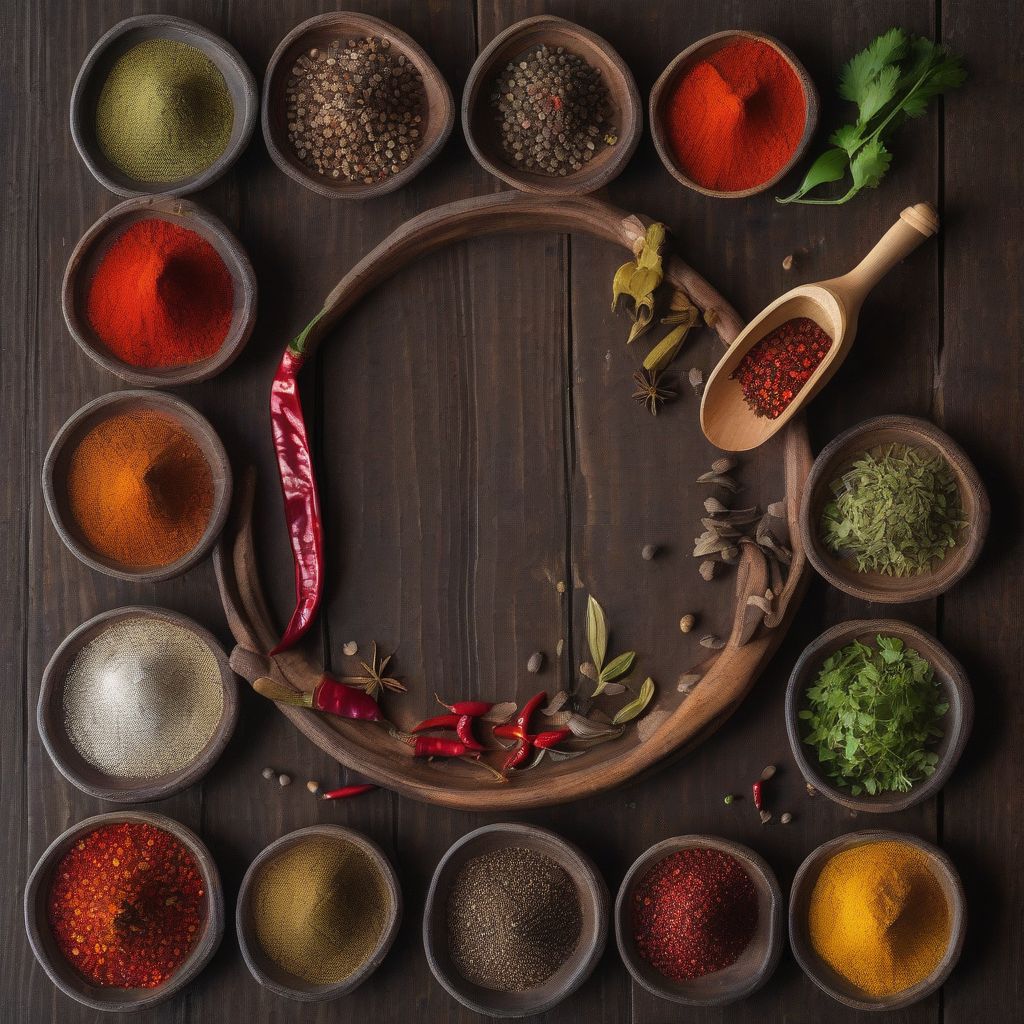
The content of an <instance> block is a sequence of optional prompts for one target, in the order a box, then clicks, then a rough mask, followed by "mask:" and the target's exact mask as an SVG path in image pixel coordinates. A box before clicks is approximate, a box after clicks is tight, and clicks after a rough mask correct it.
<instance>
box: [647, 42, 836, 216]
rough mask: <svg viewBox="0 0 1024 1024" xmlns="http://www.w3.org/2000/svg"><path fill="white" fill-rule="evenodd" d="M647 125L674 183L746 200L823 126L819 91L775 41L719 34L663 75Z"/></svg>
mask: <svg viewBox="0 0 1024 1024" xmlns="http://www.w3.org/2000/svg"><path fill="white" fill-rule="evenodd" d="M650 120H651V134H652V136H653V138H654V146H655V148H656V149H657V151H658V156H660V157H661V162H662V163H663V164H664V165H665V167H666V169H667V170H668V172H669V174H671V175H672V177H673V178H675V179H676V181H678V182H680V183H681V184H683V185H686V186H687V188H692V189H694V190H695V191H697V192H700V193H701V194H702V195H706V196H715V197H717V198H723V199H742V198H745V197H746V196H752V195H756V194H757V193H758V192H763V191H764V190H765V189H767V188H771V186H772V185H774V184H775V183H776V182H777V181H779V180H780V179H781V178H782V177H783V176H784V175H785V174H787V173H788V172H789V171H790V170H791V169H792V168H793V166H794V164H796V163H797V161H798V160H799V159H800V158H801V157H802V156H803V154H804V151H805V150H806V148H807V145H808V143H809V142H810V141H811V136H812V135H813V134H814V130H815V128H816V127H817V124H818V93H817V90H816V89H815V88H814V83H813V82H812V81H811V79H810V76H809V75H808V74H807V71H806V70H805V69H804V67H803V65H802V64H801V63H800V62H799V61H798V60H797V59H796V57H795V56H794V55H793V53H792V51H790V50H789V49H788V47H786V46H784V45H783V44H782V43H780V42H779V41H778V40H777V39H772V38H771V37H770V36H766V35H761V34H760V33H756V32H740V31H728V32H716V33H715V34H714V35H710V36H706V37H705V38H704V39H701V40H699V41H698V42H696V43H694V44H693V45H692V46H689V47H687V48H686V49H685V50H683V52H682V53H680V54H679V56H677V57H676V58H675V59H674V60H673V61H672V62H671V63H670V64H669V66H668V67H667V68H665V70H664V71H663V72H662V73H661V76H660V77H659V78H658V80H657V81H656V82H655V83H654V87H653V88H652V89H651V98H650Z"/></svg>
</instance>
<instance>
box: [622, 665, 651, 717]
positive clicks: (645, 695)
mask: <svg viewBox="0 0 1024 1024" xmlns="http://www.w3.org/2000/svg"><path fill="white" fill-rule="evenodd" d="M653 696H654V680H653V679H652V678H651V677H650V676H648V677H647V678H646V679H645V680H644V682H643V686H641V687H640V692H639V693H638V694H637V696H636V700H631V701H630V702H629V703H628V704H626V705H624V706H623V707H621V708H619V710H618V713H617V714H616V715H615V717H614V718H613V719H612V725H625V723H626V722H632V721H633V719H634V718H637V717H639V716H640V715H642V714H643V713H644V711H645V709H646V708H647V705H648V704H650V703H651V698H652V697H653Z"/></svg>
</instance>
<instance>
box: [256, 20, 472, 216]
mask: <svg viewBox="0 0 1024 1024" xmlns="http://www.w3.org/2000/svg"><path fill="white" fill-rule="evenodd" d="M331 25H339V26H340V28H344V27H345V26H357V27H358V30H359V31H360V32H363V33H365V34H366V35H370V36H380V37H381V38H382V39H387V40H388V41H389V42H390V43H391V44H392V45H395V46H397V47H398V49H399V50H400V51H401V52H402V53H403V54H405V56H406V57H407V58H408V59H410V60H411V61H412V62H413V64H415V65H416V70H417V71H419V73H420V76H421V77H422V79H423V81H424V86H425V88H424V93H425V96H426V103H427V112H428V118H430V119H433V118H437V120H438V124H439V125H440V130H439V132H438V134H437V136H436V138H434V140H433V141H432V142H430V143H425V144H424V145H423V146H421V147H420V149H419V151H418V152H417V153H415V154H414V155H413V157H412V159H411V160H410V161H409V163H408V164H407V165H406V166H405V167H403V168H402V170H400V171H399V172H398V173H397V174H392V175H391V177H389V178H385V179H384V180H383V181H376V182H374V183H373V184H372V185H366V184H359V183H356V182H340V183H339V184H337V185H332V184H330V183H328V182H326V181H324V180H323V179H322V178H321V177H320V176H319V175H314V174H313V173H312V171H309V170H306V169H305V168H304V167H302V166H301V165H298V164H296V163H294V162H293V161H292V160H290V159H289V158H288V155H287V153H286V152H285V151H284V149H283V147H282V146H280V145H278V142H277V139H276V138H275V137H274V131H273V128H272V127H271V123H270V104H271V102H272V101H274V100H275V99H276V98H277V97H276V95H275V96H271V88H272V84H273V81H274V77H275V75H276V74H277V70H278V65H279V64H280V63H281V60H282V58H283V57H284V55H285V53H286V52H287V51H288V50H289V49H291V47H292V46H294V45H295V44H296V43H297V42H298V41H299V39H301V38H302V36H304V35H306V34H307V33H309V32H312V31H314V30H316V29H320V28H324V27H327V26H331ZM339 30H340V29H339ZM428 81H429V82H430V84H431V85H432V86H433V87H434V88H435V89H436V90H437V96H435V97H434V99H433V100H431V93H430V90H429V89H427V88H426V83H427V82H428ZM260 124H261V126H262V129H263V140H264V142H265V143H266V146H267V151H268V152H269V153H270V158H271V159H272V160H273V161H274V163H275V164H276V165H277V167H278V168H279V169H280V170H282V171H284V173H285V174H287V175H288V177H289V178H291V179H292V180H293V181H297V182H298V183H299V184H300V185H304V186H305V187H306V188H308V189H309V190H310V191H312V192H315V193H316V194H317V195H319V196H324V197H326V198H327V199H372V198H374V197H376V196H382V195H386V194H387V193H389V192H394V191H396V190H397V189H400V188H402V187H403V186H404V185H407V184H408V183H409V182H410V181H412V179H413V178H415V177H416V175H417V174H419V173H420V171H422V170H423V169H424V168H425V167H426V166H427V164H429V163H431V162H432V161H433V159H434V158H435V157H436V156H437V154H438V153H440V152H441V150H442V149H443V148H444V144H445V143H446V142H447V141H448V137H449V136H450V135H451V133H452V128H453V127H454V125H455V100H454V99H453V97H452V91H451V88H450V87H449V85H448V82H447V80H446V79H445V77H444V75H442V74H441V72H440V70H439V69H438V67H437V65H436V64H435V63H434V61H433V60H432V59H431V57H430V55H429V54H428V53H427V51H426V50H424V49H423V47H422V46H420V44H419V43H417V42H416V40H415V39H413V38H412V36H410V35H409V34H408V33H406V32H403V31H402V30H401V29H400V28H397V27H395V26H394V25H392V24H391V23H390V22H387V21H384V20H383V19H382V18H376V17H374V16H373V15H370V14H362V13H361V12H359V11H330V12H328V13H326V14H317V15H314V16H313V17H312V18H307V19H306V20H305V21H303V22H300V23H299V24H298V25H296V26H295V28H293V29H292V30H291V31H290V32H289V33H288V34H287V35H286V36H285V37H284V38H283V39H282V40H281V42H280V43H278V45H277V48H276V49H275V50H274V52H273V54H272V55H271V58H270V60H269V62H268V63H267V71H266V74H265V75H264V76H263V91H262V97H261V101H260Z"/></svg>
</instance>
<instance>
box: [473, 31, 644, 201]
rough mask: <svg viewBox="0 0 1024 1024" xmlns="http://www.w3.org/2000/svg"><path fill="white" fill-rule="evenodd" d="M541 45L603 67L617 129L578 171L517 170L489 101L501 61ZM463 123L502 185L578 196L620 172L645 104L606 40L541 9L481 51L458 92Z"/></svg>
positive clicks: (476, 153)
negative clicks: (615, 138)
mask: <svg viewBox="0 0 1024 1024" xmlns="http://www.w3.org/2000/svg"><path fill="white" fill-rule="evenodd" d="M542 44H543V45H546V46H549V47H552V48H553V47H556V46H564V47H565V48H566V49H567V50H569V51H570V52H572V53H575V54H578V55H579V56H580V57H582V58H583V59H584V60H586V61H587V62H588V63H589V64H591V65H593V66H594V67H596V68H597V69H598V70H599V71H600V72H601V77H602V79H603V80H604V84H605V86H606V87H607V89H608V99H609V105H610V107H611V110H612V117H613V120H614V124H615V127H616V128H617V129H618V142H616V143H615V145H614V146H605V147H604V148H603V149H601V150H599V151H598V152H597V154H596V155H595V156H594V158H593V159H592V160H591V161H590V162H589V163H587V164H585V165H584V167H583V169H582V170H580V171H574V172H573V173H571V174H567V175H566V176H565V177H564V178H563V177H557V176H554V175H548V174H538V173H534V172H532V171H527V170H521V169H519V168H517V167H515V166H514V165H513V164H512V163H510V162H509V161H508V159H507V158H506V156H505V153H504V151H503V150H502V148H501V139H500V136H499V133H498V125H497V122H496V118H495V112H494V110H493V109H492V107H491V101H490V94H491V86H492V84H493V82H494V79H495V78H496V77H497V76H498V74H499V73H500V72H501V71H502V69H503V68H504V67H505V65H506V64H507V63H508V62H509V61H510V60H512V59H513V58H516V57H518V56H519V55H520V54H522V53H525V52H526V51H527V50H530V49H532V48H533V47H535V46H540V45H542ZM462 128H463V131H464V132H465V133H466V141H467V142H468V143H469V149H470V152H472V154H473V156H475V157H476V159H477V162H478V163H479V164H480V166H481V167H483V168H484V170H486V171H489V172H490V173H491V174H493V175H494V176H495V177H496V178H500V179H501V180H502V181H504V182H505V183H506V184H509V185H511V186H512V187H513V188H517V189H519V191H520V192H530V193H533V194H536V195H551V196H579V195H585V194H586V193H588V192H595V191H596V190H597V189H599V188H601V187H602V186H604V185H607V184H608V182H609V181H611V180H612V179H613V178H616V177H617V176H618V175H619V174H620V173H621V171H622V169H623V168H624V167H625V166H626V164H627V163H628V162H629V158H630V157H631V156H632V155H633V153H634V151H635V150H636V147H637V143H638V142H639V141H640V132H641V130H642V128H643V108H642V106H641V104H640V93H639V92H638V91H637V88H636V82H635V81H634V80H633V74H632V72H631V71H630V70H629V68H628V67H627V66H626V64H625V63H624V62H623V60H622V58H621V57H620V56H619V55H618V54H617V53H616V52H615V50H613V49H612V48H611V46H609V44H608V43H607V42H606V41H605V40H604V39H602V38H601V37H600V36H598V35H595V34H594V33H593V32H591V31H589V30H588V29H585V28H583V26H582V25H577V24H575V23H574V22H571V21H566V20H565V19H564V18H556V17H554V16H553V15H550V14H542V15H539V16H538V17H536V18H525V19H524V20H523V21H518V22H516V23H515V24H514V25H511V26H509V27H508V28H507V29H505V31H504V32H501V33H499V34H498V35H497V36H495V37H494V39H492V40H491V42H490V44H489V45H488V46H486V47H485V48H484V49H483V50H482V51H481V53H480V56H479V57H477V59H476V61H475V62H474V64H473V67H472V69H471V70H470V72H469V78H467V79H466V88H465V90H464V91H463V93H462Z"/></svg>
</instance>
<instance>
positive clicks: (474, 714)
mask: <svg viewBox="0 0 1024 1024" xmlns="http://www.w3.org/2000/svg"><path fill="white" fill-rule="evenodd" d="M434 696H435V697H436V698H437V703H438V704H440V705H441V707H443V708H447V709H448V710H449V711H450V712H451V713H452V714H453V715H469V716H470V717H471V718H479V717H480V716H481V715H486V714H487V712H488V711H490V710H491V708H493V707H494V705H493V704H489V703H488V702H487V701H484V700H459V701H456V702H455V703H454V704H445V702H444V701H443V700H441V698H440V697H438V696H437V694H436V693H435V694H434Z"/></svg>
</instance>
